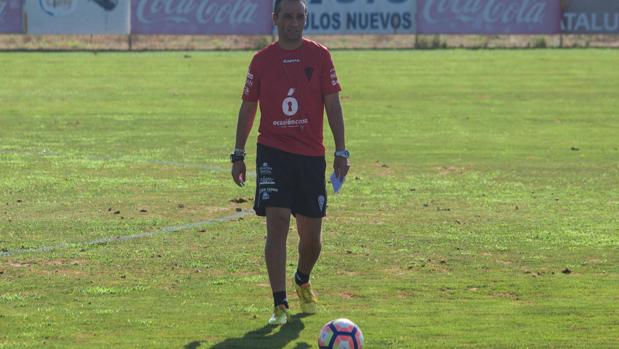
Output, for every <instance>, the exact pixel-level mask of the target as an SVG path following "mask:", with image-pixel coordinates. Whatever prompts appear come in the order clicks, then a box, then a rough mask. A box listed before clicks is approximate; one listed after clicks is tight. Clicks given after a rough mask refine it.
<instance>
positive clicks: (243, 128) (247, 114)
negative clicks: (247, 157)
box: [231, 101, 258, 187]
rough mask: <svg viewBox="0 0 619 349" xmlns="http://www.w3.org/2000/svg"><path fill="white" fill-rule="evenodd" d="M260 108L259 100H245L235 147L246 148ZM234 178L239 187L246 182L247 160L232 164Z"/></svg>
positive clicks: (237, 129)
mask: <svg viewBox="0 0 619 349" xmlns="http://www.w3.org/2000/svg"><path fill="white" fill-rule="evenodd" d="M257 109H258V102H247V101H243V103H242V104H241V109H240V110H239V119H238V121H237V125H236V142H235V145H234V148H235V149H243V150H245V143H247V138H248V137H249V133H250V132H251V128H252V126H253V125H254V119H255V118H256V110H257ZM231 174H232V179H233V180H234V183H236V185H238V186H239V187H242V186H243V185H244V184H245V179H246V178H247V176H246V167H245V161H237V162H234V163H233V164H232V172H231Z"/></svg>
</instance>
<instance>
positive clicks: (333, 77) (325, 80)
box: [321, 51, 342, 95]
mask: <svg viewBox="0 0 619 349" xmlns="http://www.w3.org/2000/svg"><path fill="white" fill-rule="evenodd" d="M321 88H322V94H323V95H329V94H332V93H336V92H340V91H341V90H342V87H341V86H340V83H339V81H338V80H337V74H336V72H335V66H334V65H333V60H332V59H331V54H330V53H329V51H325V54H324V56H323V62H322V86H321Z"/></svg>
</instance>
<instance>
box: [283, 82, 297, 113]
mask: <svg viewBox="0 0 619 349" xmlns="http://www.w3.org/2000/svg"><path fill="white" fill-rule="evenodd" d="M294 91H295V89H294V88H291V89H290V90H288V97H287V98H286V99H284V101H283V102H282V112H284V115H286V116H294V115H295V114H296V113H297V112H298V111H299V101H297V99H296V98H294V97H292V95H293V94H294Z"/></svg>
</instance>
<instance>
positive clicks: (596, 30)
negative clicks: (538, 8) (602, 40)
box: [561, 0, 619, 34]
mask: <svg viewBox="0 0 619 349" xmlns="http://www.w3.org/2000/svg"><path fill="white" fill-rule="evenodd" d="M561 7H562V9H563V20H562V21H561V31H562V32H563V33H578V34H619V0H561Z"/></svg>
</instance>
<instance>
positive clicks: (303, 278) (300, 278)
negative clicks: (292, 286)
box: [294, 269, 310, 286]
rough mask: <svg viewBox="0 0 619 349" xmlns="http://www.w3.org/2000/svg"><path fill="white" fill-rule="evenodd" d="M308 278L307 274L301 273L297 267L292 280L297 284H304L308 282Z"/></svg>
mask: <svg viewBox="0 0 619 349" xmlns="http://www.w3.org/2000/svg"><path fill="white" fill-rule="evenodd" d="M309 279H310V276H309V274H303V273H302V272H300V271H299V269H297V272H296V274H294V282H296V283H297V285H299V286H301V285H305V284H306V283H308V282H309Z"/></svg>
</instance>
